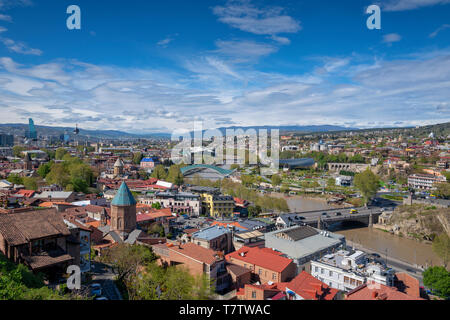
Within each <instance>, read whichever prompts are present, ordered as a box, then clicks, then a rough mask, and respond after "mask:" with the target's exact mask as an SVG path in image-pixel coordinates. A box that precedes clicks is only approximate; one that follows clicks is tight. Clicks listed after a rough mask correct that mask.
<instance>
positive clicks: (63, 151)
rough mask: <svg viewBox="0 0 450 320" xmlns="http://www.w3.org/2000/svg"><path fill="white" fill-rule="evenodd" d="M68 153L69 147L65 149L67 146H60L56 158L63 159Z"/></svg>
mask: <svg viewBox="0 0 450 320" xmlns="http://www.w3.org/2000/svg"><path fill="white" fill-rule="evenodd" d="M66 153H67V149H65V148H58V149H56V153H55V159H57V160H62V158H63V157H64V155H65V154H66Z"/></svg>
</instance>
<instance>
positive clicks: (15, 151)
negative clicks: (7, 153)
mask: <svg viewBox="0 0 450 320" xmlns="http://www.w3.org/2000/svg"><path fill="white" fill-rule="evenodd" d="M25 150H27V148H26V147H22V146H14V147H13V154H14V157H17V158H23V157H24V155H23V153H22V151H25Z"/></svg>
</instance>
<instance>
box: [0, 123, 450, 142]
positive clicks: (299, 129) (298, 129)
mask: <svg viewBox="0 0 450 320" xmlns="http://www.w3.org/2000/svg"><path fill="white" fill-rule="evenodd" d="M449 126H450V123H448V122H447V123H441V124H435V125H429V126H423V127H420V128H414V127H403V128H396V129H404V130H408V129H409V130H414V131H420V130H421V131H424V133H427V134H429V133H430V132H431V131H435V132H434V133H435V134H439V135H443V134H444V133H445V136H446V135H448V134H449ZM35 127H36V130H37V132H38V135H39V136H60V135H61V134H64V133H67V134H69V135H70V137H72V138H73V137H74V136H75V135H74V133H73V131H74V129H75V128H73V127H51V126H39V125H36V126H35ZM227 129H234V130H238V129H242V130H244V131H246V130H248V129H255V130H256V131H257V132H258V130H260V129H267V131H268V133H269V134H270V130H273V129H279V130H280V133H281V134H286V133H303V134H304V133H306V134H308V133H321V132H338V131H372V130H388V128H379V129H376V128H372V129H360V128H350V127H342V126H334V125H311V126H249V127H242V126H233V127H222V128H218V130H220V131H221V132H222V134H223V135H224V136H225V135H226V130H227ZM390 129H395V128H390ZM27 130H28V124H0V133H1V132H3V133H7V134H14V135H16V136H25V132H26V131H27ZM79 130H80V131H79V134H78V136H79V137H80V138H81V139H86V138H90V139H92V138H94V139H112V140H114V139H139V138H141V139H149V138H153V139H158V138H169V139H170V137H171V134H170V133H164V132H161V133H143V134H138V133H129V132H124V131H119V130H86V129H82V128H79ZM203 132H205V131H203Z"/></svg>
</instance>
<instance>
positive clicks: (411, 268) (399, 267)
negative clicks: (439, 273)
mask: <svg viewBox="0 0 450 320" xmlns="http://www.w3.org/2000/svg"><path fill="white" fill-rule="evenodd" d="M346 242H347V245H348V246H351V247H353V248H354V249H357V250H361V251H364V252H367V253H376V254H378V255H380V258H379V259H378V260H381V261H383V262H386V252H379V251H375V250H372V249H368V248H365V247H363V246H362V245H360V244H358V243H354V242H351V241H349V240H347V241H346ZM387 265H388V267H391V268H393V269H394V270H396V271H401V272H406V273H408V274H410V275H411V276H413V277H415V278H417V279H418V280H419V282H420V285H421V286H423V276H422V271H423V270H421V269H419V268H417V267H416V266H415V265H412V264H410V263H408V262H406V261H401V260H399V259H396V258H393V257H389V252H388V256H387Z"/></svg>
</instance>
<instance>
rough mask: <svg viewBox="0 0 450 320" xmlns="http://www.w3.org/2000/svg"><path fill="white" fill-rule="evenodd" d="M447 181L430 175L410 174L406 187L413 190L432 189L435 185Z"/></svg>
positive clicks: (441, 177) (442, 177)
mask: <svg viewBox="0 0 450 320" xmlns="http://www.w3.org/2000/svg"><path fill="white" fill-rule="evenodd" d="M445 181H447V179H446V178H445V177H444V176H434V175H431V174H412V175H410V176H409V177H408V186H410V187H412V188H414V189H432V188H434V184H435V183H442V182H445Z"/></svg>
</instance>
